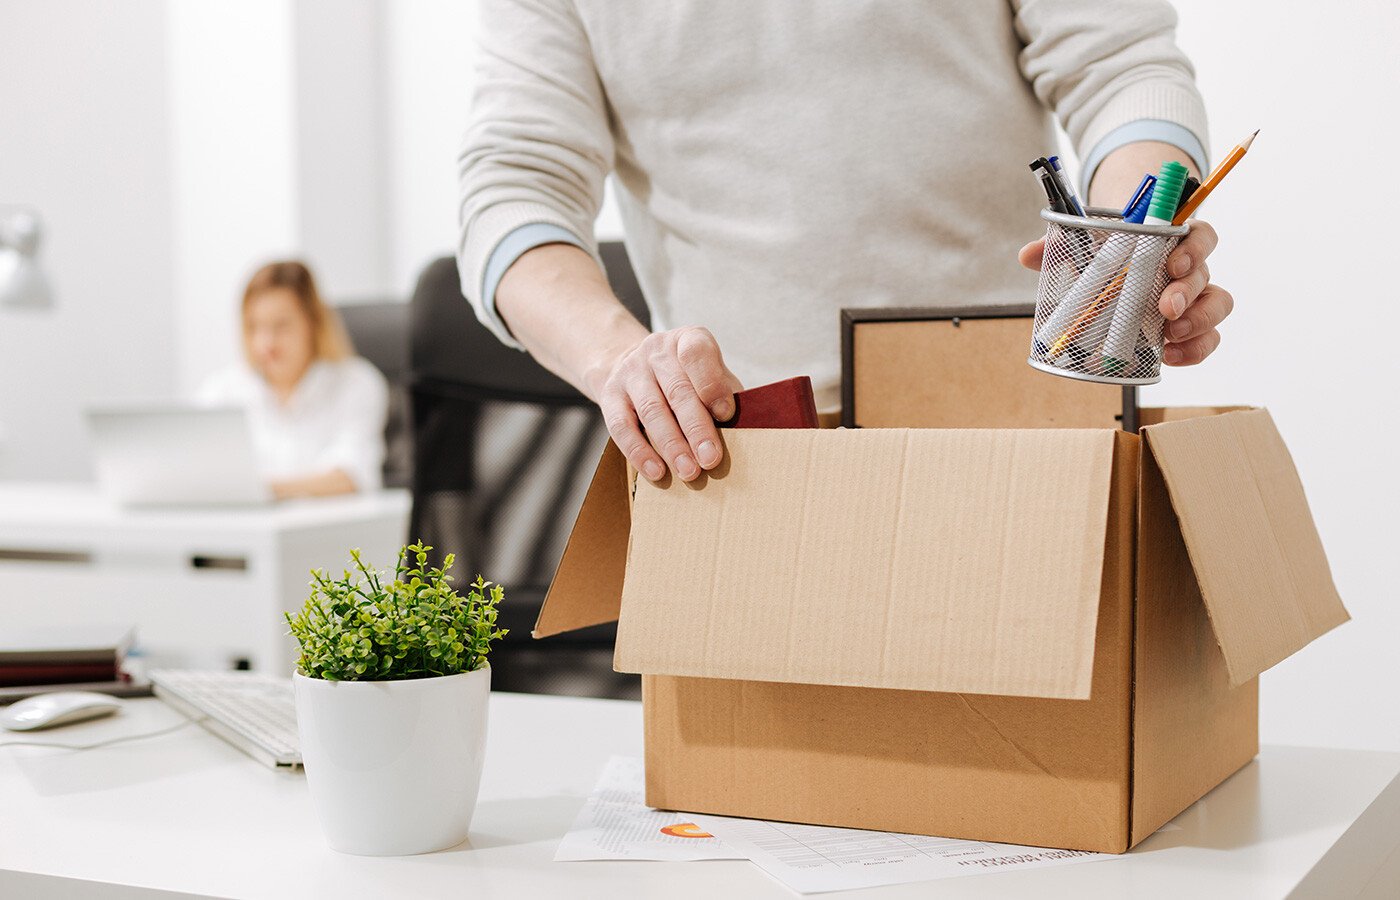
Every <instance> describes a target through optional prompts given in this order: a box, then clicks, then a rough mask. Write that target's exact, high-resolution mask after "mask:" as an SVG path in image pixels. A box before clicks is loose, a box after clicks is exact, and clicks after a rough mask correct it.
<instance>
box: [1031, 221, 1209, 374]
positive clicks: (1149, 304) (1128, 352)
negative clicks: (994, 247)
mask: <svg viewBox="0 0 1400 900" xmlns="http://www.w3.org/2000/svg"><path fill="white" fill-rule="evenodd" d="M1088 213H1089V214H1088V216H1087V217H1080V216H1067V215H1064V214H1063V213H1057V212H1052V211H1051V210H1048V209H1045V210H1041V212H1040V217H1041V218H1042V219H1044V220H1045V221H1046V223H1047V227H1046V231H1045V260H1044V262H1043V263H1042V264H1041V267H1040V286H1039V288H1038V289H1037V291H1036V302H1035V328H1034V330H1033V331H1032V332H1031V355H1030V359H1029V360H1028V361H1029V362H1030V364H1031V365H1032V366H1034V367H1035V368H1037V369H1040V370H1041V371H1044V372H1050V373H1051V374H1053V375H1063V376H1065V377H1066V378H1078V379H1080V380H1082V381H1100V382H1106V383H1108V384H1153V383H1155V382H1157V381H1159V380H1161V377H1162V375H1161V372H1162V345H1163V343H1164V335H1163V333H1162V326H1163V324H1164V323H1163V320H1162V313H1161V311H1160V310H1159V309H1158V306H1157V302H1158V299H1159V298H1160V297H1161V296H1162V291H1164V290H1165V289H1166V287H1167V284H1168V282H1170V281H1171V278H1170V277H1169V276H1168V275H1167V255H1168V254H1169V253H1171V251H1172V248H1173V247H1175V246H1176V244H1177V241H1179V240H1181V238H1182V237H1183V236H1184V235H1185V234H1186V233H1187V232H1188V231H1190V226H1189V225H1180V226H1170V225H1134V224H1131V223H1127V222H1124V221H1123V218H1122V216H1120V215H1118V214H1117V213H1116V212H1113V211H1111V210H1106V209H1090V210H1088Z"/></svg>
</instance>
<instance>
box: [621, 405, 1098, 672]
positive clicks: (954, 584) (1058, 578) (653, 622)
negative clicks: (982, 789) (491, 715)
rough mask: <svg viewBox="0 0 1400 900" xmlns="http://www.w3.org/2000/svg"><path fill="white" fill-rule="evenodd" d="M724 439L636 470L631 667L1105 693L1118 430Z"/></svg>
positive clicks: (626, 621) (625, 642) (626, 657)
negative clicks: (1103, 618) (670, 467)
mask: <svg viewBox="0 0 1400 900" xmlns="http://www.w3.org/2000/svg"><path fill="white" fill-rule="evenodd" d="M724 439H725V442H726V444H727V456H726V462H725V463H724V464H722V465H721V467H720V468H719V469H717V470H716V471H715V472H714V473H712V475H710V476H709V477H706V478H703V479H701V480H700V481H698V482H696V483H695V484H693V485H683V484H671V485H669V486H668V487H664V488H663V487H658V486H655V485H651V484H648V483H645V482H639V483H638V487H637V492H636V496H635V498H634V502H633V507H632V521H633V529H632V546H631V550H630V551H629V559H628V569H627V580H626V584H625V585H624V587H623V597H622V615H621V617H620V619H619V621H618V637H617V652H616V656H615V659H614V664H615V667H616V668H617V669H618V670H619V671H628V672H642V673H645V674H664V675H691V676H701V677H710V678H724V679H744V680H754V681H776V682H797V683H807V684H831V685H850V686H860V687H880V688H901V689H908V690H924V691H956V692H963V693H979V694H1008V695H1018V696H1037V697H1061V698H1079V699H1082V698H1086V697H1088V696H1089V687H1090V680H1091V674H1092V669H1093V657H1094V638H1095V634H1094V631H1095V627H1096V622H1097V613H1098V606H1099V589H1100V582H1101V580H1102V572H1103V558H1104V541H1105V533H1106V527H1107V526H1106V523H1107V515H1108V492H1109V482H1110V480H1111V476H1112V465H1113V447H1114V432H1112V431H1110V430H1108V429H1102V430H1087V429H1081V430H1029V429H1028V430H1017V431H1005V430H947V431H942V430H937V431H917V430H903V429H865V430H857V431H845V430H842V431H747V432H745V431H733V432H726V433H725V435H724Z"/></svg>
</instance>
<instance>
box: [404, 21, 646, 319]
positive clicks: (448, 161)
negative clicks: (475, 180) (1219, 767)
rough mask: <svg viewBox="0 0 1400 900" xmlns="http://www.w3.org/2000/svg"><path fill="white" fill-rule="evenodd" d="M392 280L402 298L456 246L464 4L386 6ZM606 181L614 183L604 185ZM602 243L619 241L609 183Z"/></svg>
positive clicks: (466, 70) (468, 26) (469, 33)
mask: <svg viewBox="0 0 1400 900" xmlns="http://www.w3.org/2000/svg"><path fill="white" fill-rule="evenodd" d="M384 16H385V26H386V30H385V38H386V44H387V47H386V63H387V69H386V78H387V82H388V121H389V135H390V137H389V140H390V148H389V162H388V176H387V177H388V185H389V197H390V199H389V222H390V225H391V227H390V242H391V262H390V266H389V268H390V272H391V275H390V280H391V282H392V284H393V285H394V286H395V288H396V289H397V290H400V291H403V292H404V293H405V294H406V293H407V292H409V291H410V290H412V288H413V284H414V282H415V281H416V280H417V278H418V274H419V273H420V272H421V271H422V269H423V267H424V266H425V265H426V264H427V263H429V262H431V261H432V260H434V259H436V258H437V257H439V256H451V255H453V254H454V253H455V252H456V247H457V149H458V145H459V142H460V139H461V137H462V133H463V132H464V131H465V130H466V124H467V113H468V110H469V109H470V105H471V91H472V82H473V79H472V66H473V64H474V62H475V59H476V46H477V45H476V41H477V29H476V11H475V4H474V3H472V2H462V0H385V12H384ZM609 182H611V179H609ZM595 230H596V234H597V235H598V237H599V239H600V240H617V239H620V238H621V237H622V219H621V216H620V214H619V213H618V210H617V205H616V203H615V202H614V200H613V198H612V189H611V183H610V184H609V188H608V196H607V197H606V198H605V201H604V206H603V211H602V213H601V214H600V215H599V218H598V222H597V225H596V229H595Z"/></svg>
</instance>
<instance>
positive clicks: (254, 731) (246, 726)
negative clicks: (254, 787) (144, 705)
mask: <svg viewBox="0 0 1400 900" xmlns="http://www.w3.org/2000/svg"><path fill="white" fill-rule="evenodd" d="M149 676H150V679H151V684H152V685H153V686H154V687H155V694H156V696H157V697H159V698H160V699H161V700H163V701H165V703H166V704H167V705H169V706H171V707H172V708H174V709H177V710H179V711H180V712H182V713H184V714H185V715H187V716H189V717H190V718H191V719H194V720H195V721H197V722H198V723H199V724H200V725H202V726H204V727H205V728H206V729H208V730H209V731H210V732H212V733H213V734H216V735H218V736H219V737H221V738H223V739H224V740H226V741H228V742H229V743H230V744H232V745H233V746H235V747H237V748H238V749H240V750H242V751H243V752H245V753H247V754H248V755H249V756H251V757H253V758H254V759H256V760H258V761H259V762H262V763H264V764H266V765H269V766H272V767H274V768H298V767H300V766H301V742H300V739H299V738H298V736H297V714H296V704H295V702H294V701H293V699H292V680H291V679H290V678H274V677H273V676H271V675H263V674H260V673H257V672H198V671H194V670H182V669H156V670H155V671H153V672H150V673H149Z"/></svg>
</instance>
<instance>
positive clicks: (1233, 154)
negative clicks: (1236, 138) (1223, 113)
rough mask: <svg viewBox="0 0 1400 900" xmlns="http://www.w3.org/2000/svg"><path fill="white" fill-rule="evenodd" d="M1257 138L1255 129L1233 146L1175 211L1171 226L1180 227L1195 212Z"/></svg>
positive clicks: (1257, 133)
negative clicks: (1188, 198) (1194, 191)
mask: <svg viewBox="0 0 1400 900" xmlns="http://www.w3.org/2000/svg"><path fill="white" fill-rule="evenodd" d="M1258 136H1259V132H1258V130H1257V129H1256V130H1255V132H1254V133H1253V134H1251V135H1250V136H1249V137H1247V138H1245V139H1244V140H1242V141H1240V142H1239V143H1238V144H1236V145H1235V149H1233V150H1231V151H1230V153H1229V154H1228V155H1227V156H1226V157H1225V158H1224V159H1222V160H1221V161H1220V165H1218V166H1216V167H1215V170H1214V171H1212V172H1211V173H1210V177H1208V178H1207V179H1206V180H1205V181H1204V182H1203V183H1202V184H1201V186H1200V187H1198V188H1196V193H1194V194H1192V195H1191V199H1190V200H1187V201H1186V203H1185V204H1183V205H1182V207H1181V209H1179V210H1177V212H1176V215H1175V216H1174V217H1172V224H1173V225H1180V224H1182V223H1183V222H1185V221H1186V220H1187V219H1189V218H1190V217H1191V214H1192V213H1193V212H1195V211H1196V207H1198V206H1200V205H1201V203H1202V202H1204V201H1205V199H1206V197H1208V196H1209V195H1210V192H1211V191H1213V190H1215V188H1216V186H1217V185H1218V184H1220V182H1222V181H1224V180H1225V176H1226V175H1229V174H1230V170H1231V169H1233V168H1234V167H1235V163H1237V162H1239V161H1240V160H1242V159H1244V155H1245V154H1246V153H1247V152H1249V145H1250V144H1252V143H1254V139H1255V138H1257V137H1258Z"/></svg>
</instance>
